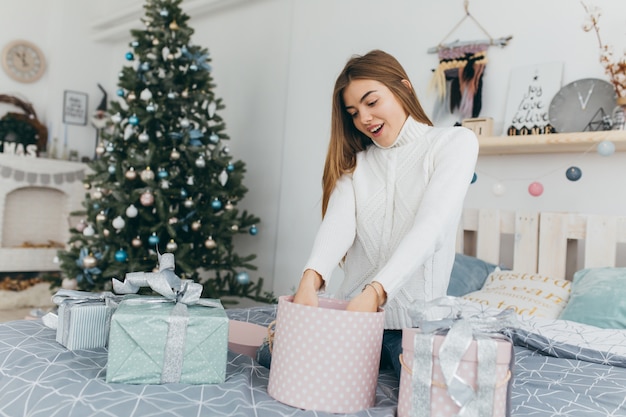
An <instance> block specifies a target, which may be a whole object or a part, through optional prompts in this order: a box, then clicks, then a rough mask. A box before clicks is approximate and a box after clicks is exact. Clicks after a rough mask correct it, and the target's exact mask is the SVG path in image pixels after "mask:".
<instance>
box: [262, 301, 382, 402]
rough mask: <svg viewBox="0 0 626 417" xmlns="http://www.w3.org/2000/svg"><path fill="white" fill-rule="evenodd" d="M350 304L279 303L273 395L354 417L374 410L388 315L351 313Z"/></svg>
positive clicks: (271, 384) (271, 381)
mask: <svg viewBox="0 0 626 417" xmlns="http://www.w3.org/2000/svg"><path fill="white" fill-rule="evenodd" d="M347 305H348V301H345V300H335V299H329V298H320V299H319V307H311V306H307V305H302V304H296V303H294V302H293V296H282V297H279V299H278V310H277V312H276V327H275V331H274V336H273V339H272V364H271V368H270V375H269V382H268V387H267V392H268V394H269V395H270V396H271V397H272V398H274V399H276V400H278V401H280V402H282V403H285V404H288V405H291V406H293V407H298V408H303V409H306V410H317V411H326V412H330V413H355V412H357V411H360V410H363V409H366V408H369V407H372V406H374V404H375V402H376V386H377V380H378V370H379V365H380V352H381V348H382V338H383V331H384V319H385V313H384V311H383V310H382V309H379V311H378V312H372V313H369V312H354V311H347V310H346V306H347Z"/></svg>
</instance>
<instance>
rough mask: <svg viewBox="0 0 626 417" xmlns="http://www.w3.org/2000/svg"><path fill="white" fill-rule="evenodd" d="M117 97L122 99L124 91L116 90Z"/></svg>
mask: <svg viewBox="0 0 626 417" xmlns="http://www.w3.org/2000/svg"><path fill="white" fill-rule="evenodd" d="M117 95H118V97H124V90H123V89H122V88H118V89H117Z"/></svg>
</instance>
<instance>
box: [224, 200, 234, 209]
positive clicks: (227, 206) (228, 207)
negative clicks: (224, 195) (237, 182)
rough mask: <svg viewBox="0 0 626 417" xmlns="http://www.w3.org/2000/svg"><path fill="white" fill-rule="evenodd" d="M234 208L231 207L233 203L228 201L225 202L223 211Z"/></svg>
mask: <svg viewBox="0 0 626 417" xmlns="http://www.w3.org/2000/svg"><path fill="white" fill-rule="evenodd" d="M234 208H235V206H234V205H233V203H231V202H230V200H228V201H227V202H226V205H225V206H224V210H232V209H234Z"/></svg>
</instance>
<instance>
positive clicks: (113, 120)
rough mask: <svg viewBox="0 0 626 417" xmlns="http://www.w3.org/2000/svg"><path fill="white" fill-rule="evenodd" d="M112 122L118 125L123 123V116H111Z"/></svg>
mask: <svg viewBox="0 0 626 417" xmlns="http://www.w3.org/2000/svg"><path fill="white" fill-rule="evenodd" d="M111 121H112V122H113V123H115V124H118V123H119V122H121V121H122V115H121V114H119V113H115V114H114V115H113V116H111Z"/></svg>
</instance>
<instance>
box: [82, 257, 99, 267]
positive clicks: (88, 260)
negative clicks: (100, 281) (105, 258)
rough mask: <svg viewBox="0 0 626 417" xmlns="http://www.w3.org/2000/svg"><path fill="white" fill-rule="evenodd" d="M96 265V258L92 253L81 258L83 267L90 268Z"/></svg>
mask: <svg viewBox="0 0 626 417" xmlns="http://www.w3.org/2000/svg"><path fill="white" fill-rule="evenodd" d="M96 265H98V260H97V259H96V258H95V256H93V254H91V253H90V254H89V255H87V256H85V257H84V258H83V268H85V269H91V268H95V267H96Z"/></svg>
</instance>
